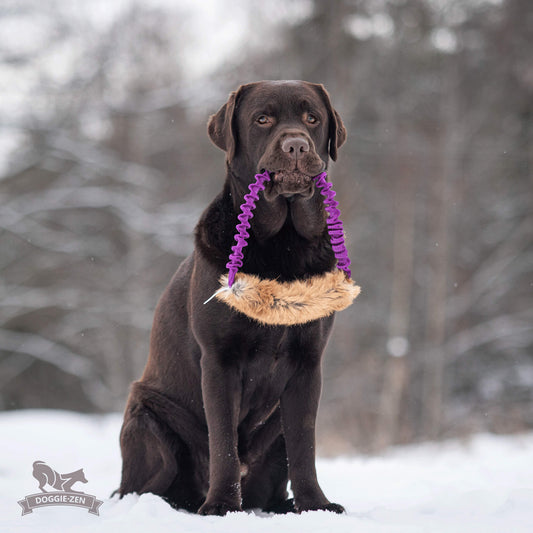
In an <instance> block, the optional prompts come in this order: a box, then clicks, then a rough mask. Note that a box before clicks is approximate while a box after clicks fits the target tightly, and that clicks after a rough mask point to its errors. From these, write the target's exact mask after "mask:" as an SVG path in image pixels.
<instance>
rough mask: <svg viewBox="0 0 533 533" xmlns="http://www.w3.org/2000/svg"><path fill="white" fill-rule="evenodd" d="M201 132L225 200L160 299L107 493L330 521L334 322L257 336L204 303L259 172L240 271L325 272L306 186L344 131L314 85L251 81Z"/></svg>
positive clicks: (198, 232) (210, 210)
mask: <svg viewBox="0 0 533 533" xmlns="http://www.w3.org/2000/svg"><path fill="white" fill-rule="evenodd" d="M208 135H209V137H210V139H211V140H212V141H213V143H214V144H215V145H216V146H217V147H219V148H221V149H222V150H224V151H225V153H226V178H225V182H224V186H223V190H222V192H221V193H220V194H219V195H218V196H217V197H216V198H215V199H214V200H213V201H212V203H211V204H210V205H209V206H208V207H207V209H206V210H205V211H204V213H203V214H202V215H201V218H200V220H199V222H198V224H197V227H196V229H195V248H194V251H193V253H192V254H191V255H190V256H189V257H188V258H187V259H185V261H184V262H183V263H182V264H181V265H180V267H179V268H178V270H177V272H176V274H175V275H174V277H173V278H172V280H171V281H170V283H169V285H168V286H167V288H166V290H165V291H164V293H163V295H162V296H161V298H160V300H159V302H158V305H157V308H156V311H155V316H154V322H153V327H152V332H151V339H150V352H149V358H148V362H147V364H146V367H145V369H144V372H143V374H142V377H141V379H140V380H139V381H137V382H134V383H133V384H132V387H131V389H130V394H129V398H128V402H127V405H126V409H125V414H124V422H123V426H122V429H121V434H120V445H121V452H122V459H123V463H122V479H121V484H120V488H119V489H118V493H119V495H120V497H122V496H123V495H125V494H127V493H131V492H136V493H138V494H143V493H147V492H151V493H154V494H157V495H160V496H161V497H163V498H164V499H165V500H166V501H168V502H169V503H170V504H171V505H172V506H173V507H175V508H177V509H184V510H187V511H190V512H197V513H199V514H201V515H225V514H226V513H228V512H234V511H242V510H246V509H261V510H263V511H265V512H274V513H288V512H297V513H300V512H303V511H311V510H327V511H332V512H335V513H342V512H344V509H343V507H342V506H341V505H339V504H336V503H331V502H330V501H329V500H328V499H327V498H326V496H325V495H324V493H323V492H322V490H321V488H320V486H319V484H318V481H317V474H316V468H315V420H316V414H317V409H318V403H319V396H320V391H321V357H322V354H323V351H324V348H325V346H326V343H327V341H328V337H329V335H330V332H331V328H332V325H333V320H334V317H333V315H331V316H327V317H324V318H320V319H317V320H313V321H311V322H308V323H305V324H301V325H291V326H283V325H280V326H278V325H270V326H265V325H264V324H261V323H259V322H257V321H255V320H252V319H250V318H248V317H247V316H245V315H244V314H241V313H239V312H237V311H235V310H233V309H231V308H230V307H228V306H227V305H225V304H224V303H223V302H220V301H217V300H212V301H210V302H209V303H208V304H205V305H204V302H205V301H206V299H208V298H209V296H210V295H212V294H213V292H214V291H216V290H217V288H218V283H219V278H220V276H221V275H222V274H223V273H224V272H226V262H227V260H228V254H229V253H230V250H231V246H232V244H233V237H234V234H235V225H236V223H237V215H238V213H239V206H240V204H241V203H242V201H243V196H244V194H245V193H247V190H248V185H249V184H250V183H251V182H252V181H253V179H254V175H255V174H257V173H260V172H263V171H268V172H269V175H270V178H271V179H270V181H269V182H268V183H267V184H266V188H265V190H264V193H263V194H262V195H261V197H260V199H259V201H258V202H257V207H256V210H255V212H254V218H253V220H252V224H251V229H250V238H249V240H248V246H247V248H246V250H245V257H244V264H243V267H242V269H241V270H242V271H243V272H245V273H250V274H254V275H257V276H259V277H261V278H271V279H276V280H279V281H281V282H290V281H294V280H306V279H309V278H311V277H312V276H316V275H320V274H324V273H326V272H329V271H331V270H332V269H334V268H335V256H334V253H333V251H332V247H331V243H330V240H329V237H328V233H327V227H326V213H325V210H324V206H323V202H322V199H321V197H320V194H319V191H318V190H317V188H316V187H315V184H314V182H313V179H312V178H313V177H314V176H316V175H317V174H319V173H320V172H322V171H324V170H326V169H327V167H328V162H329V159H330V158H331V159H332V160H336V159H337V151H338V149H339V148H340V147H341V146H342V144H343V143H344V142H345V140H346V129H345V127H344V124H343V122H342V120H341V117H340V116H339V114H338V113H337V111H336V110H335V109H334V108H333V106H332V104H331V101H330V97H329V95H328V93H327V91H326V90H325V88H324V87H323V86H322V85H320V84H314V83H309V82H303V81H260V82H255V83H249V84H245V85H241V86H240V87H239V88H238V89H237V90H236V91H234V92H232V93H231V95H230V97H229V99H228V101H227V102H226V103H225V104H224V105H223V106H222V107H221V108H220V110H219V111H218V112H217V113H216V114H214V115H212V116H211V117H210V119H209V122H208ZM289 480H290V482H291V489H292V492H293V496H294V497H293V498H289V496H288V492H287V484H288V481H289Z"/></svg>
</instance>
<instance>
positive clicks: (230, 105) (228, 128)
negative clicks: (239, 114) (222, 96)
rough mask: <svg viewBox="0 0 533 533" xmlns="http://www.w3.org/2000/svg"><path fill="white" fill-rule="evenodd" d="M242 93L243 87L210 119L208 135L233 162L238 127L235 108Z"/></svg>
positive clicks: (231, 95) (233, 93)
mask: <svg viewBox="0 0 533 533" xmlns="http://www.w3.org/2000/svg"><path fill="white" fill-rule="evenodd" d="M241 93H242V86H241V87H239V88H238V89H237V90H236V91H234V92H232V93H231V94H230V96H229V99H228V101H227V102H226V103H225V104H224V105H223V106H222V107H221V108H220V109H219V110H218V112H217V113H215V114H214V115H211V116H210V117H209V121H208V123H207V133H208V135H209V138H210V139H211V140H212V141H213V143H214V144H215V145H216V146H218V147H219V148H221V149H222V150H224V151H225V152H226V159H227V160H228V161H231V160H232V159H233V157H234V156H235V148H236V143H237V125H236V117H235V108H236V106H237V102H238V100H239V97H240V95H241Z"/></svg>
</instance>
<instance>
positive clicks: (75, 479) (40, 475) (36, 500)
mask: <svg viewBox="0 0 533 533" xmlns="http://www.w3.org/2000/svg"><path fill="white" fill-rule="evenodd" d="M33 477H34V478H35V479H36V480H37V483H38V484H39V490H40V491H41V492H40V493H37V494H30V495H29V496H26V497H25V498H24V499H23V500H19V502H18V504H19V505H20V506H21V507H22V516H24V515H26V514H29V513H31V512H32V511H33V510H34V509H36V508H38V507H47V506H51V505H65V506H74V507H84V508H85V509H87V510H88V511H89V513H91V514H95V515H98V514H99V513H98V509H99V508H100V505H102V503H104V502H103V501H101V500H97V499H96V497H95V496H92V495H91V494H86V493H85V492H82V491H80V490H74V489H73V488H72V486H73V485H74V484H75V483H87V478H86V477H85V474H84V473H83V468H80V469H79V470H75V471H74V472H69V473H67V474H60V473H59V472H56V471H55V470H54V469H53V468H51V467H50V466H48V465H47V464H46V463H45V462H44V461H35V462H34V463H33ZM45 487H49V488H51V489H55V490H52V491H49V490H46V488H45Z"/></svg>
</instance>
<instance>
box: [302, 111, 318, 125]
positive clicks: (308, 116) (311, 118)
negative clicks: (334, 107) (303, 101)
mask: <svg viewBox="0 0 533 533" xmlns="http://www.w3.org/2000/svg"><path fill="white" fill-rule="evenodd" d="M305 121H306V122H307V123H308V124H318V118H317V117H316V116H315V115H313V113H306V114H305Z"/></svg>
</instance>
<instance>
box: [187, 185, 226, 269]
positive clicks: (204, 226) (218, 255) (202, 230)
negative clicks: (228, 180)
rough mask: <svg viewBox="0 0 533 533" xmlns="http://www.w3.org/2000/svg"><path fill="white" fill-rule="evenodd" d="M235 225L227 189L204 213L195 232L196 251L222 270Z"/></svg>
mask: <svg viewBox="0 0 533 533" xmlns="http://www.w3.org/2000/svg"><path fill="white" fill-rule="evenodd" d="M235 224H236V214H235V211H234V208H233V204H232V201H231V196H230V194H229V192H228V190H227V189H226V187H225V188H224V190H223V191H222V192H221V193H220V194H218V196H216V197H215V199H214V200H213V201H212V202H211V203H210V204H209V205H208V206H207V208H206V209H205V211H204V212H203V213H202V216H201V217H200V220H199V221H198V224H197V225H196V229H195V232H194V239H195V246H196V249H197V250H198V251H199V252H200V253H201V254H202V255H203V257H204V258H205V259H207V260H208V261H210V262H212V263H215V264H216V265H217V266H220V267H221V268H222V269H223V268H224V265H225V263H226V261H227V260H228V251H229V249H230V248H231V245H232V242H233V236H234V233H235Z"/></svg>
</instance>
